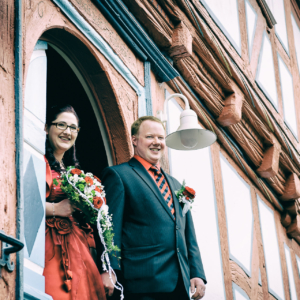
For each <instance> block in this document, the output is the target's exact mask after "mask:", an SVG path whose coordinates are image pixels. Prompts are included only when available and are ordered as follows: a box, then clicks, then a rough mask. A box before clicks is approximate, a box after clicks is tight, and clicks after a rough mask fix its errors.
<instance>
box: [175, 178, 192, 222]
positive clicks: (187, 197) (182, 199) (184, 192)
mask: <svg viewBox="0 0 300 300" xmlns="http://www.w3.org/2000/svg"><path fill="white" fill-rule="evenodd" d="M175 195H176V197H177V198H178V200H179V203H181V204H182V205H183V210H182V215H183V216H185V214H186V213H187V212H188V211H189V210H190V209H192V204H193V202H194V199H195V197H196V192H195V190H193V189H192V188H190V187H188V186H186V185H185V180H184V181H183V183H182V186H181V188H180V190H178V191H176V192H175Z"/></svg>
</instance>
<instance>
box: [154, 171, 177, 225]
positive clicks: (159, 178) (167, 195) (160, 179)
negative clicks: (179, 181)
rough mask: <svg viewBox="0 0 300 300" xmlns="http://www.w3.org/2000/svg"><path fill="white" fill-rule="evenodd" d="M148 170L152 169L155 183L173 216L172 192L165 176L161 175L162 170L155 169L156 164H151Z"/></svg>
mask: <svg viewBox="0 0 300 300" xmlns="http://www.w3.org/2000/svg"><path fill="white" fill-rule="evenodd" d="M150 170H152V171H153V172H154V177H155V182H156V185H157V186H158V189H159V190H160V192H161V194H162V196H163V198H164V199H165V201H166V203H167V205H168V207H169V208H170V211H171V213H172V215H173V216H174V213H175V209H174V203H173V198H172V194H171V192H170V189H169V186H168V183H167V181H166V179H165V176H164V175H163V173H162V172H160V171H159V170H158V169H157V167H156V166H152V167H151V168H150ZM174 219H175V217H174Z"/></svg>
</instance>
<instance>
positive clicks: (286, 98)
mask: <svg viewBox="0 0 300 300" xmlns="http://www.w3.org/2000/svg"><path fill="white" fill-rule="evenodd" d="M278 64H279V75H280V82H281V94H282V102H283V113H284V120H285V123H286V124H287V125H288V126H289V128H290V129H291V130H292V132H293V134H294V135H295V137H297V119H296V111H295V100H294V88H293V78H292V75H291V73H290V71H289V70H288V68H287V66H286V65H285V63H284V62H283V60H282V59H281V57H280V56H279V55H278Z"/></svg>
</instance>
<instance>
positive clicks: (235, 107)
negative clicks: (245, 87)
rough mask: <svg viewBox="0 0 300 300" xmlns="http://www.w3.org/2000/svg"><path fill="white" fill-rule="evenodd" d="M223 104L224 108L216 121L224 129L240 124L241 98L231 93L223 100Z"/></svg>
mask: <svg viewBox="0 0 300 300" xmlns="http://www.w3.org/2000/svg"><path fill="white" fill-rule="evenodd" d="M224 104H225V106H224V108H223V110H222V112H221V114H220V116H219V118H218V119H217V121H218V122H219V123H220V124H221V125H222V126H224V127H225V126H230V125H233V124H236V123H238V122H240V121H241V119H242V106H243V97H242V96H240V95H239V94H237V93H233V94H231V95H230V96H228V97H227V98H226V99H225V101H224Z"/></svg>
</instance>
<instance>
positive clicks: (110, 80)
mask: <svg viewBox="0 0 300 300" xmlns="http://www.w3.org/2000/svg"><path fill="white" fill-rule="evenodd" d="M97 2H98V1H97V0H70V1H67V0H53V1H50V0H44V1H38V0H26V1H24V5H23V43H24V50H23V63H24V74H23V75H24V82H25V84H24V92H25V93H24V95H25V99H24V100H25V102H24V104H25V105H24V128H23V129H24V138H25V146H24V174H25V177H24V178H25V179H26V178H29V177H28V176H31V177H32V180H31V182H36V185H35V191H33V189H32V190H30V192H32V193H33V192H34V193H35V199H37V202H36V205H37V206H39V207H41V203H42V205H43V201H44V198H43V195H42V194H43V187H42V185H41V182H40V181H39V180H41V178H42V175H41V176H39V174H40V172H42V170H43V167H42V166H39V165H41V157H42V154H43V151H44V150H43V148H42V147H40V145H42V144H43V142H44V135H43V134H42V131H41V130H39V131H37V134H36V135H33V134H32V132H33V131H32V129H30V128H31V127H32V128H33V129H41V128H42V126H43V122H44V117H43V113H44V111H43V109H41V111H39V110H38V108H39V107H40V106H41V105H44V104H43V103H44V102H43V101H44V100H43V101H38V100H35V98H34V97H33V96H30V97H29V96H27V95H28V91H30V90H28V87H29V86H30V79H31V78H34V75H37V74H40V73H39V71H35V72H34V74H33V75H32V74H31V72H32V71H31V69H32V68H33V67H34V66H33V63H34V60H32V61H31V59H32V56H33V55H35V54H34V53H35V52H37V51H42V50H41V49H40V50H38V49H37V48H35V47H36V45H37V42H38V40H42V41H44V42H45V41H46V42H48V43H50V44H51V45H53V46H54V47H57V49H58V50H59V51H61V52H62V53H63V54H64V56H65V59H66V60H69V61H70V64H71V65H72V64H73V65H74V66H76V68H77V69H76V70H77V71H76V72H78V74H79V75H80V76H79V77H80V78H81V83H82V84H83V85H85V89H86V91H87V93H89V97H90V99H93V108H94V110H96V111H97V112H98V115H99V116H102V118H103V123H101V124H102V125H101V126H102V127H101V126H100V125H99V126H100V127H101V128H102V129H101V132H102V133H103V134H104V135H106V149H109V150H110V151H111V158H110V163H114V164H119V163H121V162H124V161H126V160H128V159H129V157H130V155H131V154H132V148H131V144H130V130H129V129H130V124H131V123H132V122H133V121H134V120H135V119H136V118H137V117H138V116H141V115H144V114H153V115H156V114H157V111H159V110H162V109H163V107H164V101H165V99H166V97H167V95H169V94H172V93H175V92H180V93H182V94H184V95H185V96H186V97H187V98H188V100H189V102H190V106H191V108H192V109H193V110H194V111H195V112H196V113H197V115H198V118H199V124H200V125H201V126H202V127H203V128H206V129H209V130H212V131H213V132H215V133H216V135H217V137H218V140H217V142H216V143H215V144H214V145H212V146H211V147H210V148H207V149H203V150H197V151H191V152H183V151H176V150H171V149H169V151H168V153H167V154H166V156H165V157H164V158H163V160H162V165H163V166H164V168H165V169H166V170H169V172H170V173H171V174H172V175H174V176H175V177H176V178H177V179H178V180H180V181H183V180H184V179H185V180H186V182H187V185H189V186H191V187H193V188H195V190H196V192H197V199H196V202H195V203H194V205H193V212H192V214H193V218H194V223H195V228H196V234H197V240H198V244H199V247H200V251H201V253H202V258H203V263H204V267H205V270H206V274H207V279H208V285H207V292H206V298H207V299H213V300H214V299H216V300H218V299H227V300H231V299H251V300H256V299H286V300H288V299H292V300H294V299H298V300H300V278H299V275H300V246H299V243H300V215H299V208H300V205H299V203H300V202H299V198H300V180H299V176H300V146H299V134H300V117H299V114H300V101H299V100H300V99H299V97H300V96H299V95H300V8H299V2H298V1H296V0H123V1H121V0H116V1H115V3H121V4H122V5H123V4H124V5H123V6H124V7H125V8H124V9H125V10H126V7H127V9H128V10H129V11H130V12H131V14H132V17H133V18H134V20H135V22H137V23H138V26H139V27H140V28H142V29H143V30H144V32H145V33H146V34H147V35H148V36H149V37H150V39H151V43H152V42H153V44H154V46H155V47H156V48H155V49H156V51H158V52H157V53H160V55H161V57H164V59H165V60H168V61H169V62H170V65H172V66H173V67H170V68H174V69H175V71H176V72H178V73H176V72H173V74H175V73H176V74H179V76H177V77H173V78H169V79H171V80H169V81H168V82H161V81H162V79H161V78H162V76H161V73H163V72H164V70H160V71H157V68H156V69H155V68H153V69H152V68H151V67H153V65H154V63H153V61H152V63H150V62H149V61H148V60H147V58H144V59H143V58H141V55H138V54H137V50H136V48H135V47H133V46H132V44H129V42H128V39H126V38H124V36H123V35H122V33H121V32H120V31H119V30H118V28H117V27H116V26H115V27H114V25H112V23H111V22H110V21H108V20H107V18H106V17H105V16H104V12H103V11H102V10H101V8H100V6H99V5H97ZM105 2H107V1H105ZM108 2H109V1H108ZM103 3H104V2H103ZM2 7H5V9H1V8H0V14H1V16H2V15H3V16H4V17H3V18H2V17H1V20H2V22H4V23H3V24H4V25H5V26H1V29H0V30H1V32H2V34H1V38H2V39H3V43H1V45H0V47H2V48H1V51H0V60H1V61H0V78H1V83H2V85H1V89H0V98H1V99H2V107H1V117H2V119H1V120H2V121H1V120H0V123H1V126H2V128H7V130H3V131H2V133H1V145H2V148H1V149H0V152H1V155H2V157H4V159H3V166H4V167H3V168H4V169H3V170H4V173H7V174H8V175H7V177H6V179H5V180H4V179H0V185H1V189H2V191H3V197H2V199H1V201H0V226H1V228H0V229H4V230H5V231H7V232H9V233H10V234H13V232H14V230H15V224H16V221H15V214H14V212H15V202H14V199H15V197H14V193H15V191H16V187H15V179H14V172H13V171H12V170H14V163H13V162H14V151H13V147H14V140H11V138H12V137H13V136H14V129H15V128H14V115H13V109H14V102H13V99H14V92H13V69H12V65H13V64H12V63H13V49H12V41H13V35H10V34H9V28H12V27H13V25H12V19H13V18H12V16H13V7H12V5H11V3H8V2H7V3H5V4H4V5H2ZM74 40H78V43H71V42H72V41H74ZM79 41H80V42H79ZM44 45H45V44H44ZM74 45H76V47H75V46H74ZM82 45H84V47H83V46H82ZM72 47H73V49H72ZM81 47H82V48H81ZM77 48H78V49H79V48H80V49H82V51H84V52H83V53H85V54H86V53H87V52H88V54H89V55H91V57H93V59H91V58H89V57H88V56H84V58H86V61H90V62H93V63H92V65H93V67H94V68H91V69H90V68H88V64H84V59H83V57H82V56H81V55H79V53H78V52H75V49H77ZM43 51H44V52H45V50H43ZM86 51H87V52H86ZM3 53H6V55H5V56H4V55H3ZM39 54H41V52H39ZM39 57H44V56H43V55H42V56H39ZM44 59H45V57H44ZM89 59H90V60H89ZM165 62H166V61H164V63H165ZM167 64H168V63H167ZM167 64H165V65H164V67H165V66H166V65H167ZM37 78H38V79H42V77H37ZM3 82H5V83H7V84H5V85H4V84H3ZM33 87H34V85H33ZM36 88H42V86H41V85H39V86H37V87H34V88H33V89H32V91H34V92H36ZM27 100H28V101H27ZM71 104H72V103H71ZM183 108H184V106H183V102H182V101H181V100H178V99H177V100H172V101H170V102H169V104H168V112H167V113H168V122H167V131H168V133H170V132H173V131H174V130H176V128H177V127H178V123H179V115H180V112H181V111H182V109H183ZM40 113H42V115H41V116H40ZM30 126H31V127H30ZM26 130H27V131H26ZM27 133H28V134H27ZM38 137H39V138H38ZM27 173H28V176H27ZM33 175H34V176H33ZM31 177H30V178H31ZM37 177H39V180H38V179H37V181H35V178H37ZM24 183H26V182H24ZM28 184H29V183H28ZM28 184H27V187H28ZM25 189H26V187H25ZM26 195H27V196H26ZM26 197H27V198H28V199H29V198H30V193H29V191H27V193H25V200H26V199H27V198H26ZM39 197H40V198H41V200H40V198H39ZM38 201H40V202H38ZM25 204H26V201H25ZM31 210H32V209H31V208H30V207H29V205H27V206H26V207H25V210H24V211H25V212H27V213H28V217H27V220H28V218H30V212H31ZM3 216H4V217H3ZM34 222H35V223H34ZM26 224H27V225H26ZM26 226H29V227H28V228H29V229H28V230H27V229H26ZM30 226H31V227H30ZM32 228H34V232H35V233H36V234H35V236H34V237H33V236H28V235H27V236H26V230H27V232H32ZM42 228H43V225H41V221H40V220H33V223H32V224H31V223H30V222H29V223H28V222H27V223H26V215H25V242H26V246H25V249H24V254H25V260H24V262H23V263H24V266H25V268H27V269H31V270H33V271H35V272H36V273H38V274H39V275H42V268H43V262H42V259H43V257H42V255H35V254H34V253H38V250H41V249H42V250H41V251H43V241H42V237H41V236H42V235H41V232H42ZM39 247H40V248H39ZM3 274H4V275H3V278H0V289H2V288H5V293H0V299H2V295H3V297H4V298H3V299H7V298H9V297H13V295H14V291H13V281H14V278H15V277H14V276H15V275H14V274H11V275H10V274H8V273H6V272H5V271H4V272H3ZM24 276H25V283H28V284H29V285H30V279H31V278H29V276H30V274H29V273H28V272H27V273H26V272H25V273H24ZM26 276H27V277H26ZM39 278H40V277H39ZM41 290H42V288H41ZM32 295H33V294H32ZM29 296H30V295H29ZM45 297H46V296H45Z"/></svg>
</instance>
